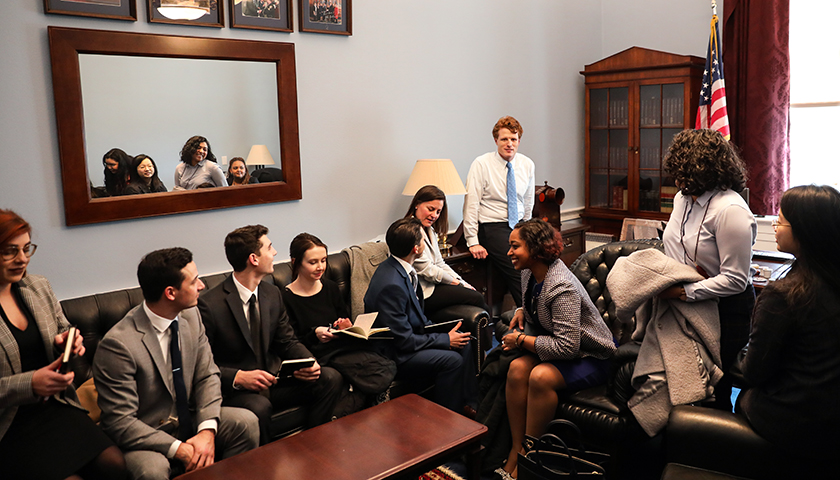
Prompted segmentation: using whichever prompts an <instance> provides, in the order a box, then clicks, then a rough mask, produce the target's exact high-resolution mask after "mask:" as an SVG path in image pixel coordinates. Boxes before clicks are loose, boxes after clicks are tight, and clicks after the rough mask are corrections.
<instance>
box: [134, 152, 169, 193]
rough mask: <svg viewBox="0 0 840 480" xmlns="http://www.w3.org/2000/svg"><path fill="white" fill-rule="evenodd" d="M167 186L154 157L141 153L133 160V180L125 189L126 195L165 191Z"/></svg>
mask: <svg viewBox="0 0 840 480" xmlns="http://www.w3.org/2000/svg"><path fill="white" fill-rule="evenodd" d="M165 191H166V186H164V185H163V182H161V181H160V178H158V169H157V165H156V164H155V161H154V160H152V157H150V156H148V155H145V154H143V153H141V154H140V155H137V156H136V157H134V161H133V162H131V181H130V182H128V187H126V189H125V194H126V195H136V194H138V193H158V192H165Z"/></svg>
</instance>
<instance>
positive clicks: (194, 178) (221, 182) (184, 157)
mask: <svg viewBox="0 0 840 480" xmlns="http://www.w3.org/2000/svg"><path fill="white" fill-rule="evenodd" d="M204 186H214V187H227V180H225V174H224V173H223V172H222V169H221V168H219V166H218V165H217V164H216V156H215V155H213V149H211V148H210V142H209V141H208V140H207V139H206V138H204V137H202V136H200V135H195V136H193V137H190V138H189V140H187V143H185V144H184V146H183V148H181V163H179V164H178V166H177V167H175V188H174V190H193V189H196V188H199V187H204Z"/></svg>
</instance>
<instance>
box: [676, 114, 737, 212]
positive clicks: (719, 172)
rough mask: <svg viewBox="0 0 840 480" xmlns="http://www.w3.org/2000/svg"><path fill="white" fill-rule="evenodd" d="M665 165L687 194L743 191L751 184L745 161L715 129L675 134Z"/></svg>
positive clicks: (684, 193)
mask: <svg viewBox="0 0 840 480" xmlns="http://www.w3.org/2000/svg"><path fill="white" fill-rule="evenodd" d="M662 167H663V169H664V170H665V173H667V174H668V175H670V176H672V177H674V180H675V181H676V183H677V185H678V186H679V187H680V190H681V191H682V193H683V195H697V196H699V195H702V194H704V193H705V192H708V191H711V190H715V189H719V190H733V191H735V192H740V191H742V190H743V189H744V187H746V184H747V171H746V167H745V166H744V161H743V160H741V157H740V156H739V155H738V152H737V151H736V149H735V147H734V146H733V145H732V144H731V143H729V142H728V141H727V140H726V139H725V138H723V135H721V134H720V133H718V132H716V131H715V130H708V129H704V130H683V131H682V132H680V133H678V134H677V135H675V136H674V141H673V142H672V143H671V147H670V148H669V149H668V153H666V154H665V158H664V159H663V161H662Z"/></svg>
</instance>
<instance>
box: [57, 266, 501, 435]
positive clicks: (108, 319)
mask: <svg viewBox="0 0 840 480" xmlns="http://www.w3.org/2000/svg"><path fill="white" fill-rule="evenodd" d="M327 264H328V266H327V271H326V273H325V276H326V278H329V279H330V280H333V281H334V282H336V283H337V284H338V287H339V290H340V291H341V293H342V295H344V300H345V302H346V303H347V305H350V278H351V275H350V273H351V272H350V259H349V256H348V255H347V253H345V252H339V253H334V254H331V255H329V257H328V261H327ZM229 274H230V273H229V272H228V273H219V274H213V275H208V276H204V277H201V279H202V280H203V281H204V283H205V284H206V285H207V290H209V289H210V288H212V287H214V286H216V285H218V284H220V283H221V282H222V281H223V280H224V279H225V278H226V277H227V276H228V275H229ZM269 280H271V281H273V283H274V284H275V285H277V286H278V287H279V288H281V289H282V288H284V287H285V286H286V285H288V284H289V283H291V281H292V268H291V264H290V263H289V262H282V263H278V264H275V267H274V274H273V275H272V276H271V277H269ZM207 290H205V291H207ZM142 301H143V295H142V293H141V291H140V288H139V287H135V288H129V289H125V290H117V291H112V292H106V293H97V294H94V295H88V296H85V297H79V298H72V299H68V300H63V301H61V308H62V310H63V311H64V315H65V316H66V317H67V320H68V321H69V322H70V323H71V324H73V325H75V326H77V327H78V328H79V330H80V331H81V332H82V335H83V337H84V343H85V349H86V352H85V355H84V356H83V357H82V358H79V359H77V360H76V362H75V365H74V371H75V373H76V380H75V383H76V385H77V386H78V385H81V384H82V383H84V382H85V381H87V380H88V379H89V378H90V377H91V364H92V362H93V357H94V355H95V354H96V348H97V346H98V345H99V341H100V340H101V339H102V337H103V336H104V335H105V333H106V332H107V331H108V330H109V329H110V328H111V327H112V326H114V324H116V323H117V322H118V321H120V320H121V319H122V318H123V317H124V316H125V314H126V313H128V311H129V310H131V309H132V308H133V307H135V306H137V305H139V304H140V303H141V302H142ZM456 318H463V319H464V327H463V328H464V329H466V330H469V331H470V332H472V333H473V336H474V337H475V338H476V340H474V342H475V344H474V345H473V346H474V347H475V351H476V352H477V356H476V362H479V363H480V360H481V359H482V358H483V350H482V349H483V348H484V345H482V344H481V340H480V339H481V335H479V332H481V331H482V330H483V329H484V327H486V326H487V323H488V321H489V315H488V313H487V312H486V311H484V310H483V309H481V308H478V307H474V306H471V305H458V306H454V307H449V308H447V309H444V310H441V311H440V312H438V313H437V314H436V315H435V316H434V317H432V318H430V320H431V321H432V322H434V323H437V322H441V321H446V320H453V319H456ZM430 385H431V381H430V380H429V379H416V380H412V381H410V382H396V383H395V384H394V385H393V386H392V387H391V390H390V396H391V397H397V396H399V395H402V394H405V393H409V392H422V391H424V390H426V389H427V388H428V387H429V386H430ZM305 419H306V406H304V405H300V406H294V407H290V408H287V409H285V410H282V411H279V412H276V413H275V414H274V415H273V416H272V420H271V422H272V423H271V432H272V437H273V438H281V437H284V436H288V435H291V434H293V433H296V432H299V431H301V430H302V429H303V425H304V423H305Z"/></svg>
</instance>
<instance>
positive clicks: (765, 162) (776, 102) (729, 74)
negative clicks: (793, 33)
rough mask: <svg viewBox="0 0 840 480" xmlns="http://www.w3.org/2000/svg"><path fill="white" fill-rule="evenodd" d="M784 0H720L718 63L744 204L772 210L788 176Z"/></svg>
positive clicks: (787, 63)
mask: <svg viewBox="0 0 840 480" xmlns="http://www.w3.org/2000/svg"><path fill="white" fill-rule="evenodd" d="M789 6H790V0H725V1H724V3H723V46H724V49H723V65H724V74H725V75H726V101H727V102H726V103H727V110H728V112H729V121H730V128H731V129H732V136H731V141H732V143H734V144H735V145H737V146H738V147H739V148H740V149H741V154H742V156H743V158H744V161H745V162H746V164H747V169H748V171H749V177H750V179H749V181H748V183H747V186H748V187H749V188H750V208H751V209H752V211H753V213H755V214H756V215H775V214H777V213H778V211H779V201H780V199H781V196H782V193H783V192H784V191H785V190H786V189H787V187H788V183H789V181H790V142H789V139H788V133H789V131H790V116H789V110H790V53H789V49H788V37H789V35H788V31H789V28H788V25H789V10H790V9H789Z"/></svg>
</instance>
